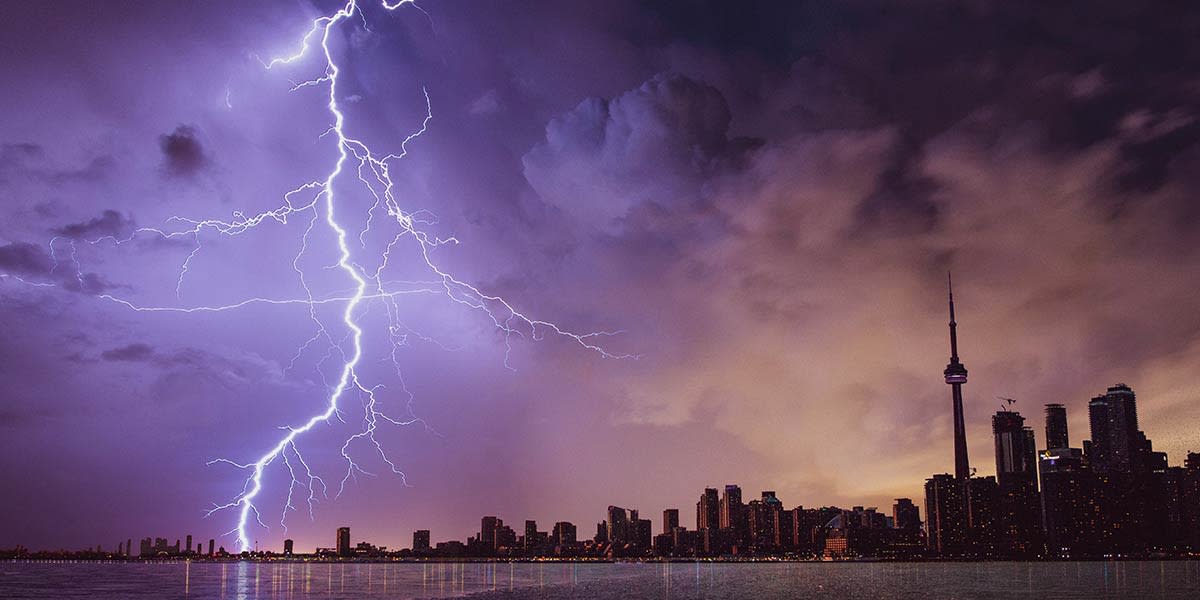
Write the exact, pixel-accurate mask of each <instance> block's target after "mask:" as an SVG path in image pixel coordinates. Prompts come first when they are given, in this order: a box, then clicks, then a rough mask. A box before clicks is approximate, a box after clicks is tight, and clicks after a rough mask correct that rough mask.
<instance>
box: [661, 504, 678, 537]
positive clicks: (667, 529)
mask: <svg viewBox="0 0 1200 600" xmlns="http://www.w3.org/2000/svg"><path fill="white" fill-rule="evenodd" d="M676 527H679V509H678V508H668V509H666V510H664V511H663V533H671V532H672V531H674V530H675V528H676Z"/></svg>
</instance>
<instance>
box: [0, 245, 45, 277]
mask: <svg viewBox="0 0 1200 600" xmlns="http://www.w3.org/2000/svg"><path fill="white" fill-rule="evenodd" d="M52 268H54V261H53V259H51V258H50V255H49V253H47V252H46V249H45V248H44V247H42V246H36V245H34V244H29V243H26V242H13V243H10V244H5V245H3V246H0V269H3V270H5V271H6V272H9V273H15V274H18V275H46V274H48V273H50V270H51V269H52Z"/></svg>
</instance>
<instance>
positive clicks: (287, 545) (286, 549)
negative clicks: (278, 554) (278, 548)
mask: <svg viewBox="0 0 1200 600" xmlns="http://www.w3.org/2000/svg"><path fill="white" fill-rule="evenodd" d="M294 549H295V542H293V541H292V540H283V555H284V556H291V555H292V551H293V550H294Z"/></svg>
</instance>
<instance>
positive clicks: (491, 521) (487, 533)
mask: <svg viewBox="0 0 1200 600" xmlns="http://www.w3.org/2000/svg"><path fill="white" fill-rule="evenodd" d="M502 525H503V521H501V520H500V519H499V518H497V517H491V516H488V517H483V518H482V519H480V523H479V543H480V544H481V545H482V546H483V547H484V548H489V549H491V550H493V551H494V550H495V549H496V547H497V544H496V530H497V529H498V528H499V527H500V526H502Z"/></svg>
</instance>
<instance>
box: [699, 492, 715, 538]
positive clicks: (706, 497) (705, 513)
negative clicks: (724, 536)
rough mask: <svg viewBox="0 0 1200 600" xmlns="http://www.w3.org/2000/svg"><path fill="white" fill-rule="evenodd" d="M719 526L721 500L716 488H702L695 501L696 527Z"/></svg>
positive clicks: (708, 527) (701, 528) (710, 527)
mask: <svg viewBox="0 0 1200 600" xmlns="http://www.w3.org/2000/svg"><path fill="white" fill-rule="evenodd" d="M720 526H721V500H720V498H719V497H718V492H717V489H716V488H704V493H703V494H701V495H700V501H699V502H696V529H697V530H703V529H716V528H718V527H720Z"/></svg>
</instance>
